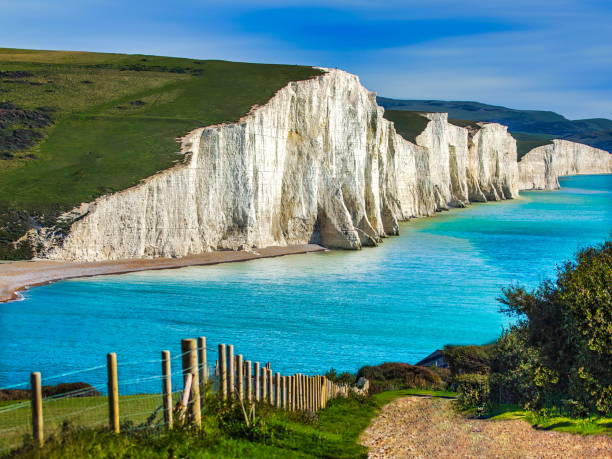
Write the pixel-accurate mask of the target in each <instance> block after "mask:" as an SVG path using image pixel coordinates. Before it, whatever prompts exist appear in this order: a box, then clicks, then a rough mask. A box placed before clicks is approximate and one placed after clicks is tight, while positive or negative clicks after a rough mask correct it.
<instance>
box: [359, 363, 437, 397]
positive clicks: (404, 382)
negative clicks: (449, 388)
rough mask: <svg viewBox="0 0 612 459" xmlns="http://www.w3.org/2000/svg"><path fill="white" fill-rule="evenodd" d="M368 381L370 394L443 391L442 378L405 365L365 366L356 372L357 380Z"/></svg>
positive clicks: (423, 368) (430, 372) (428, 370)
mask: <svg viewBox="0 0 612 459" xmlns="http://www.w3.org/2000/svg"><path fill="white" fill-rule="evenodd" d="M362 377H363V378H366V379H368V380H369V381H370V392H372V393H377V392H382V391H385V390H397V389H413V388H414V389H444V388H445V384H444V382H443V381H442V378H441V377H440V376H439V375H438V374H436V373H435V372H434V371H432V370H431V369H430V368H429V367H418V366H415V365H408V364H407V363H399V362H387V363H383V364H381V365H376V366H365V367H362V368H360V369H359V371H358V372H357V378H362Z"/></svg>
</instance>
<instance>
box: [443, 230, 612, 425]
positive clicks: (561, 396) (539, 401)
mask: <svg viewBox="0 0 612 459" xmlns="http://www.w3.org/2000/svg"><path fill="white" fill-rule="evenodd" d="M500 302H501V303H502V304H503V307H502V310H503V311H504V312H506V313H507V314H509V315H511V316H513V317H515V318H516V319H517V322H516V324H515V325H514V326H513V327H512V328H511V329H510V330H508V331H507V332H505V333H504V334H503V335H502V336H501V338H500V339H499V340H497V342H495V343H494V344H493V345H490V346H486V347H483V348H481V349H480V351H479V350H478V347H476V346H469V347H466V348H468V349H470V352H468V353H467V354H468V355H469V356H470V358H466V356H465V354H466V353H465V352H463V353H462V352H457V349H461V348H454V349H451V352H450V353H449V354H447V360H448V361H449V363H450V365H451V369H453V373H454V374H458V375H461V374H465V373H480V374H483V375H486V374H489V395H488V403H490V404H492V405H499V404H515V405H521V406H523V407H525V408H527V409H530V410H540V409H553V410H556V411H557V412H560V413H568V414H570V415H572V416H586V415H589V414H599V415H605V416H607V415H610V413H611V412H612V366H611V365H610V362H612V240H608V241H606V242H605V243H603V244H601V245H600V246H595V247H589V248H587V249H584V250H582V251H580V252H579V253H578V254H577V256H576V260H575V261H571V262H567V263H565V264H563V265H562V266H561V267H559V268H558V270H557V278H556V279H555V280H554V281H552V280H548V281H545V282H543V283H542V284H541V285H540V286H539V287H538V288H537V289H535V290H533V291H528V290H526V289H525V288H523V287H519V286H513V287H510V288H506V289H504V290H503V297H502V298H500ZM446 352H447V349H445V353H446ZM479 352H481V353H482V355H488V356H489V360H488V364H487V365H484V364H483V363H484V360H483V361H479V359H474V358H473V356H474V355H477V354H478V353H479ZM474 360H478V361H479V362H477V364H474ZM457 362H459V363H457ZM487 366H488V368H487ZM472 370H478V371H472ZM455 385H456V386H457V390H458V392H460V393H461V394H463V395H462V397H463V400H464V404H465V405H467V404H469V401H470V400H472V401H474V400H475V397H474V393H473V387H471V386H469V385H468V386H466V385H465V384H461V383H460V379H459V378H456V379H455ZM481 402H482V401H481V400H480V401H479V403H481Z"/></svg>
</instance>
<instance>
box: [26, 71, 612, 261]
mask: <svg viewBox="0 0 612 459" xmlns="http://www.w3.org/2000/svg"><path fill="white" fill-rule="evenodd" d="M426 116H427V117H428V118H429V120H430V121H429V122H428V124H427V127H426V128H425V130H424V131H423V132H422V133H421V134H420V135H419V136H418V137H417V138H416V143H412V142H409V141H408V140H406V139H404V138H402V137H401V136H400V135H398V134H397V133H396V131H395V128H394V125H393V123H391V122H389V121H387V120H386V119H384V118H383V109H382V108H381V107H379V106H377V104H376V100H375V95H374V94H373V93H371V92H369V91H368V90H367V89H365V88H364V87H363V86H361V84H360V83H359V80H358V78H357V77H356V76H354V75H351V74H348V73H346V72H343V71H340V70H327V71H326V73H325V74H323V75H322V76H319V77H316V78H313V79H310V80H305V81H298V82H293V83H290V84H289V85H287V86H286V87H284V88H282V89H280V90H279V91H278V92H277V93H276V95H275V96H274V97H273V98H272V99H271V100H270V101H269V102H268V103H267V104H265V105H264V106H261V107H257V108H255V109H254V110H253V111H252V112H251V113H250V114H248V115H246V116H245V117H243V118H242V119H241V120H240V121H238V122H236V123H233V124H224V125H215V126H208V127H204V128H201V129H198V130H196V131H193V132H192V133H190V134H189V135H188V136H187V137H185V138H184V139H183V142H182V147H183V151H184V153H185V154H186V155H187V158H186V161H185V162H184V164H181V165H177V166H175V167H172V168H170V169H168V170H165V171H162V172H160V173H158V174H156V175H154V176H152V177H149V178H148V179H146V180H144V181H143V182H142V183H140V184H138V185H136V186H134V187H132V188H129V189H126V190H124V191H121V192H118V193H114V194H111V195H107V196H103V197H101V198H99V199H97V200H96V201H94V202H92V203H84V204H83V205H81V206H80V207H79V208H77V209H74V210H73V211H72V212H70V213H69V214H68V215H67V216H66V218H69V219H70V220H72V219H75V218H76V221H75V222H74V223H73V224H72V225H71V228H70V230H69V232H68V234H67V235H66V236H65V237H64V236H61V237H60V236H58V235H57V234H55V233H53V231H52V230H49V229H42V230H38V231H37V232H36V233H34V234H33V235H32V238H33V239H34V240H35V242H36V244H34V245H35V246H38V247H40V252H39V253H38V256H39V257H42V258H52V259H64V260H84V261H96V260H114V259H122V258H151V257H181V256H185V255H189V254H197V253H201V252H204V251H210V250H223V249H230V250H236V249H244V248H247V249H248V248H257V247H266V246H283V245H292V244H304V243H308V242H314V243H320V244H322V245H324V246H326V247H329V248H343V249H358V248H360V247H362V246H368V245H376V244H377V243H378V242H380V241H381V238H383V237H385V236H387V235H395V234H398V231H399V226H398V222H399V221H402V220H408V219H410V218H413V217H420V216H426V215H431V214H433V213H434V212H436V211H440V210H443V209H448V208H449V207H458V206H465V205H467V204H469V202H473V201H479V202H484V201H488V200H499V199H511V198H515V197H517V196H518V191H519V189H520V188H521V187H528V188H538V187H540V185H541V184H542V183H545V184H546V186H548V183H551V184H552V183H556V182H555V181H556V176H555V178H552V176H550V174H551V171H550V169H547V168H546V167H547V166H542V167H543V169H542V173H540V170H539V169H538V168H540V166H541V165H542V164H541V163H546V161H548V162H549V163H553V164H557V163H556V162H555V161H556V160H555V159H554V158H553V159H550V158H549V159H540V157H539V156H537V155H538V154H539V153H538V154H533V155H532V153H534V152H531V153H529V154H528V155H527V156H526V157H525V159H524V160H523V161H522V162H521V164H520V168H521V169H520V170H521V173H520V176H521V178H520V179H519V164H518V163H517V157H516V142H515V141H514V139H513V138H512V137H511V136H510V134H509V133H508V132H507V129H506V127H505V126H502V125H499V124H494V123H490V124H479V128H478V129H471V130H469V131H468V129H465V128H462V127H458V126H455V125H452V124H449V123H448V120H447V116H446V114H440V113H437V114H428V115H426ZM565 144H570V145H578V144H571V143H569V142H563V145H565ZM556 145H557V143H555V146H556ZM541 148H542V147H541ZM563 148H564V151H565V149H568V150H571V148H574V147H569V146H568V147H565V146H564V147H563ZM575 148H576V150H580V151H582V149H583V148H589V147H584V146H582V145H580V146H576V147H575ZM536 150H537V149H536ZM536 153H537V152H536ZM553 153H554V152H553ZM547 154H548V153H545V152H542V155H543V156H544V157H546V158H548V157H547V156H546V155H547ZM576 154H577V155H578V156H579V155H580V153H576ZM530 155H532V156H530ZM553 156H554V155H553ZM600 159H601V158H599V156H598V157H597V158H595V159H593V160H592V166H593V167H592V168H591V166H590V165H589V166H588V167H586V168H583V167H582V165H580V166H576V165H572V166H569V165H568V166H567V167H565V166H561V165H559V166H555V169H554V172H552V173H557V172H558V173H565V172H566V171H568V170H570V168H571V167H574V168H575V169H576V170H580V171H582V170H585V171H586V170H587V169H588V171H589V172H602V170H601V167H600V166H601V165H599V166H598V165H597V164H596V163H598V162H599V161H600ZM577 161H579V162H581V161H582V160H581V159H578V160H577ZM568 163H569V160H568ZM564 164H565V163H564ZM589 164H591V162H589ZM598 167H599V169H598ZM606 167H607V169H606V171H607V172H609V164H608V165H607V166H606ZM528 168H532V169H533V170H534V171H535V172H533V174H532V175H529V174H528V173H527V169H528ZM524 169H525V171H524ZM572 170H574V169H572ZM579 173H580V172H579Z"/></svg>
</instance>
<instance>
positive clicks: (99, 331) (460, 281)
mask: <svg viewBox="0 0 612 459" xmlns="http://www.w3.org/2000/svg"><path fill="white" fill-rule="evenodd" d="M611 230H612V176H579V177H568V178H565V179H563V180H562V189H561V190H560V191H555V192H526V193H523V194H522V195H521V198H520V199H517V200H513V201H505V202H499V203H489V204H475V205H472V206H471V207H469V208H467V209H459V210H453V211H450V212H445V213H442V214H438V215H436V216H435V217H431V218H425V219H418V220H413V221H411V222H408V223H405V224H403V225H402V227H401V236H399V237H392V238H387V239H386V240H385V241H384V243H383V244H382V245H381V246H380V247H378V248H368V249H364V250H362V251H358V252H345V251H332V252H327V253H316V254H307V255H295V256H287V257H281V258H273V259H263V260H255V261H249V262H243V263H233V264H223V265H216V266H205V267H190V268H183V269H179V270H166V271H151V272H143V273H136V274H126V275H117V276H106V277H98V278H87V279H78V280H69V281H64V282H59V283H56V284H51V285H46V286H42V287H37V288H34V289H32V290H28V291H27V292H25V298H24V299H23V300H22V301H16V302H12V303H5V304H0V387H4V386H9V385H14V384H19V383H23V382H26V381H27V379H28V375H29V372H31V371H42V372H43V379H44V378H45V375H47V376H50V375H56V374H65V373H67V372H72V371H75V370H78V369H81V368H85V367H96V366H99V365H103V364H104V362H105V354H106V353H107V352H117V354H118V358H119V361H120V362H122V363H123V365H122V366H121V367H120V375H121V377H122V378H130V377H134V378H135V377H138V376H142V373H143V370H142V368H143V367H142V365H150V369H151V374H157V373H158V371H157V369H158V367H159V365H158V363H157V359H158V358H159V351H161V350H162V349H170V350H171V351H172V352H173V353H175V354H177V355H178V351H179V341H180V339H181V338H186V337H197V336H200V335H205V336H207V338H208V341H209V346H211V347H216V345H217V343H219V342H224V343H233V344H234V345H235V346H236V350H237V352H241V353H243V354H244V355H245V357H246V358H250V359H252V360H259V361H261V362H267V361H270V362H271V363H272V366H273V368H274V369H275V370H278V371H281V372H291V373H293V372H302V373H318V372H322V371H325V370H328V369H330V368H332V367H333V368H336V369H337V370H350V371H355V370H357V369H358V368H359V367H360V366H362V365H366V364H377V363H381V362H384V361H403V362H409V363H414V362H416V361H418V360H419V359H420V358H422V357H424V356H425V355H427V354H428V353H430V352H432V351H433V350H435V349H437V348H440V347H441V346H443V345H444V344H447V343H454V344H467V343H477V344H480V343H486V342H489V341H491V340H493V339H495V338H496V337H497V336H498V335H499V334H500V332H501V331H502V329H503V328H504V326H506V325H508V319H507V318H506V317H505V316H504V315H502V314H501V313H499V312H498V307H499V304H498V303H497V301H496V297H498V296H499V295H500V289H501V288H502V287H503V286H507V285H509V284H511V283H520V284H524V285H527V286H530V287H534V286H536V285H537V284H538V283H539V282H540V281H542V280H543V279H545V278H548V277H551V276H552V275H553V274H554V270H555V265H557V264H559V263H561V262H562V261H563V260H567V259H569V258H571V257H572V255H573V254H574V253H575V252H576V250H578V249H579V248H580V247H583V246H585V245H588V244H592V243H596V242H601V241H603V240H604V239H605V238H606V237H607V236H609V235H610V231H611ZM213 358H214V356H213V355H212V353H211V355H210V357H209V359H213ZM142 361H147V362H149V363H147V364H134V365H131V364H130V362H142ZM177 363H178V362H177ZM60 379H61V381H62V382H65V381H85V382H90V383H94V384H100V383H103V381H104V370H103V369H97V370H92V371H90V372H87V373H82V374H75V375H65V376H62V377H61V378H58V381H59V380H60ZM58 381H52V380H47V382H48V383H49V384H53V383H56V382H58ZM144 384H145V386H146V383H144ZM150 385H151V387H155V388H157V386H158V385H159V383H158V382H157V381H151V383H150ZM145 389H147V387H144V386H142V385H140V386H138V388H135V387H133V388H127V389H126V392H138V391H143V390H145Z"/></svg>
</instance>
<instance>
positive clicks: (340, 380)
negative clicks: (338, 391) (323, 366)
mask: <svg viewBox="0 0 612 459" xmlns="http://www.w3.org/2000/svg"><path fill="white" fill-rule="evenodd" d="M325 377H326V378H327V379H329V380H330V381H332V382H335V383H337V384H348V385H351V386H352V385H354V384H355V383H356V382H357V377H356V376H355V375H354V374H353V373H349V372H348V371H345V372H344V373H340V374H338V372H337V371H336V370H335V369H334V368H332V369H330V370H329V371H328V372H327V373H325Z"/></svg>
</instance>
